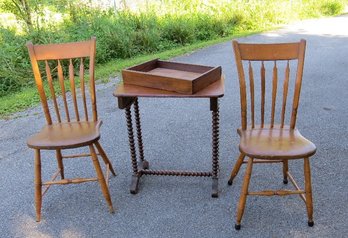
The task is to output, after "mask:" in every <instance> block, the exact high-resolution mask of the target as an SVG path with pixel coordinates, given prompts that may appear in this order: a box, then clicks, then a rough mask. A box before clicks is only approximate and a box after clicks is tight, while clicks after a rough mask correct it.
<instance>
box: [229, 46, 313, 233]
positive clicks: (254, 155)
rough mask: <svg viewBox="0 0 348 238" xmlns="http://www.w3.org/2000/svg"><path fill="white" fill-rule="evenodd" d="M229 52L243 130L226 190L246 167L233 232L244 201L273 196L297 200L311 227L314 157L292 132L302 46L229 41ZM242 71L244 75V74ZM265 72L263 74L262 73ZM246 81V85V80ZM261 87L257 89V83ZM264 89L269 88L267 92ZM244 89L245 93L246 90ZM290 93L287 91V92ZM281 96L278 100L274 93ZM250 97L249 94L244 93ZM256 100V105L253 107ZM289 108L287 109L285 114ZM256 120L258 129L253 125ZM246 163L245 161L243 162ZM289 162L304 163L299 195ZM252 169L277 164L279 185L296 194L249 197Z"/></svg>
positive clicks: (269, 192) (269, 193)
mask: <svg viewBox="0 0 348 238" xmlns="http://www.w3.org/2000/svg"><path fill="white" fill-rule="evenodd" d="M233 48H234V53H235V59H236V64H237V70H238V76H239V84H240V102H241V121H242V127H241V128H239V129H238V130H237V132H238V134H239V136H240V144H239V150H240V155H239V158H238V160H237V162H236V164H235V166H234V168H233V170H232V172H231V176H230V179H229V181H228V184H229V185H232V182H233V179H234V178H235V177H236V175H237V174H238V171H239V169H240V167H241V165H242V164H243V163H247V168H246V172H245V176H244V181H243V185H242V191H241V195H240V200H239V205H238V209H237V221H236V225H235V229H237V230H239V229H240V228H241V220H242V216H243V213H244V208H245V203H246V198H247V196H248V195H260V196H272V195H279V196H284V195H292V194H297V195H299V196H300V197H301V198H302V200H303V201H304V202H305V204H306V208H307V215H308V225H309V226H313V225H314V222H313V204H312V188H311V174H310V166H309V157H310V156H312V155H314V154H315V152H316V147H315V145H314V144H313V143H312V142H310V141H309V140H307V139H306V138H304V137H303V136H302V135H301V134H300V132H299V131H298V130H297V129H296V127H295V125H296V117H297V109H298V106H299V99H300V91H301V83H302V74H303V65H304V56H305V48H306V41H305V40H301V41H300V42H298V43H283V44H241V43H238V42H237V41H233ZM255 65H257V66H256V67H258V65H260V74H259V75H260V76H259V77H256V74H254V66H255ZM244 66H246V67H245V68H246V70H244ZM268 68H269V70H270V71H271V73H270V74H269V75H270V78H271V81H269V83H268V82H267V83H266V71H267V70H266V69H268ZM290 68H297V69H296V73H293V74H292V71H290ZM280 69H282V70H284V74H283V73H282V74H279V75H278V70H279V71H280ZM267 72H268V71H267ZM245 75H248V79H249V80H248V82H247V80H246V76H245ZM292 79H294V80H295V82H294V87H293V101H292V105H289V106H288V110H289V109H290V110H289V111H290V113H291V117H290V124H289V125H286V123H285V121H286V120H285V119H286V111H287V96H288V92H289V85H291V82H290V81H291V80H292ZM281 80H282V81H283V84H282V86H280V87H278V83H279V84H280V83H281ZM259 82H260V83H259ZM266 84H269V87H267V86H266ZM257 86H259V88H260V89H261V93H260V95H257V93H255V88H257ZM248 87H249V89H248ZM267 88H268V89H269V91H270V89H272V90H271V92H270V95H272V99H271V100H269V101H270V104H271V105H270V109H271V111H270V113H269V116H270V117H269V118H270V124H267V125H266V124H265V110H266V106H265V102H266V91H267V90H266V89H267ZM291 88H292V87H290V89H291ZM279 90H280V91H281V92H280V93H279V95H278V97H277V91H279ZM248 91H249V92H248ZM247 94H248V95H249V96H250V112H251V113H250V122H248V120H247V116H248V115H247ZM256 96H259V97H260V99H261V100H260V101H261V104H260V105H257V104H255V100H256ZM277 98H279V99H280V100H281V104H280V105H281V107H280V108H279V110H277V108H276V101H277ZM290 106H291V108H290ZM256 109H260V111H261V113H260V114H259V115H260V117H258V116H257V114H256V113H255V111H256ZM277 111H279V112H280V113H279V114H280V115H278V116H277V117H278V118H279V119H280V124H275V118H276V116H275V115H276V112H277ZM258 118H259V120H261V123H259V124H257V123H256V122H255V121H256V120H257V119H258ZM245 157H248V161H247V162H246V161H245V160H244V158H245ZM291 159H303V160H304V178H305V189H304V190H301V189H300V188H299V186H298V185H297V183H296V182H295V180H294V178H293V176H292V175H291V174H290V173H289V169H288V161H289V160H291ZM255 163H282V164H283V178H284V179H283V182H284V184H287V183H288V178H289V180H290V181H291V183H292V184H293V185H294V187H295V188H296V190H278V191H274V190H265V191H259V192H251V191H249V189H248V187H249V182H250V177H251V172H252V168H253V164H255Z"/></svg>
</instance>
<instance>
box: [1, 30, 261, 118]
mask: <svg viewBox="0 0 348 238" xmlns="http://www.w3.org/2000/svg"><path fill="white" fill-rule="evenodd" d="M255 33H257V32H244V33H242V34H238V35H235V36H233V37H231V36H229V37H224V38H219V39H215V40H210V41H206V42H198V43H194V44H192V45H187V46H183V47H178V48H175V49H172V50H167V51H164V52H161V53H155V54H149V55H142V56H138V57H134V58H131V59H122V60H113V61H110V62H108V63H106V64H102V65H97V67H96V80H97V81H99V82H101V83H105V82H107V81H108V80H109V78H110V77H116V76H118V75H119V73H120V72H121V70H122V69H124V68H126V67H129V66H132V65H136V64H139V63H142V62H144V61H148V60H151V59H155V58H160V59H163V60H167V59H170V58H172V57H175V56H179V55H183V54H187V53H190V52H193V51H195V50H197V49H201V48H204V47H207V46H210V45H214V44H218V43H221V42H225V41H229V40H231V39H232V38H237V37H242V36H247V35H251V34H255ZM231 53H232V52H231ZM110 96H111V95H110ZM39 103H40V98H39V95H38V93H37V89H36V87H35V86H30V87H26V88H24V89H22V90H21V91H19V92H15V93H13V94H10V95H6V96H4V97H1V101H0V118H1V119H10V118H11V115H12V114H13V113H15V112H19V111H23V110H25V109H27V108H30V107H33V106H37V105H38V104H39Z"/></svg>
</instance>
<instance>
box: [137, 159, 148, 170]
mask: <svg viewBox="0 0 348 238" xmlns="http://www.w3.org/2000/svg"><path fill="white" fill-rule="evenodd" d="M138 165H139V167H140V168H142V169H149V168H150V164H149V161H147V160H140V161H139V162H138Z"/></svg>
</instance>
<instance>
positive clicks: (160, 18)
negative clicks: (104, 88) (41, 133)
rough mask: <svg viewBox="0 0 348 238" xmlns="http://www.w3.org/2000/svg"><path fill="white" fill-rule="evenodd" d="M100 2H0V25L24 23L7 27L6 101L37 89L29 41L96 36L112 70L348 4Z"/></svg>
mask: <svg viewBox="0 0 348 238" xmlns="http://www.w3.org/2000/svg"><path fill="white" fill-rule="evenodd" d="M134 1H135V2H137V3H138V2H143V3H144V1H140V0H134ZM92 2H94V5H93V4H92ZM96 2H98V1H90V0H76V1H67V0H62V1H53V0H42V1H37V0H24V1H22V0H21V1H19V0H0V19H1V20H2V19H4V17H8V16H9V13H12V14H14V15H15V17H16V19H17V23H16V24H14V25H13V24H12V25H11V24H10V22H13V20H12V21H8V22H3V21H1V22H0V98H1V100H2V99H3V98H4V97H5V96H6V95H12V94H13V93H14V92H16V91H20V90H27V89H26V88H28V87H32V85H33V76H32V70H31V65H30V62H29V57H28V53H27V49H26V47H25V43H26V42H27V41H32V42H33V43H34V44H45V43H55V42H70V41H82V40H87V39H89V38H90V37H91V36H96V37H97V57H96V60H97V64H105V63H108V62H118V61H119V60H123V59H130V58H134V57H137V56H139V55H148V54H157V53H158V52H163V51H166V50H170V49H175V48H178V47H182V46H188V45H196V44H197V43H198V42H207V41H210V40H213V39H219V38H221V37H227V36H230V37H231V36H234V35H236V34H239V33H243V32H250V31H260V30H264V29H269V28H270V27H273V26H275V25H278V24H284V23H288V22H290V21H292V20H297V19H302V18H309V17H319V16H322V15H325V16H326V15H336V14H339V13H341V12H342V11H343V10H344V7H345V6H346V4H347V3H348V0H292V1H287V0H264V1H259V0H248V1H245V0H208V1H201V0H161V1H159V0H158V1H146V3H148V4H147V5H146V6H140V5H139V9H146V10H139V9H138V10H130V9H127V8H126V9H124V10H120V11H118V12H117V13H115V11H114V9H105V8H101V7H96V5H95V4H98V3H96ZM125 2H127V1H125ZM14 3H17V4H19V5H15V4H14ZM139 4H140V3H139ZM4 13H6V14H4ZM12 18H13V17H12ZM115 60H116V61H115ZM26 105H27V104H26ZM18 108H21V107H20V106H18ZM2 113H3V112H0V114H2Z"/></svg>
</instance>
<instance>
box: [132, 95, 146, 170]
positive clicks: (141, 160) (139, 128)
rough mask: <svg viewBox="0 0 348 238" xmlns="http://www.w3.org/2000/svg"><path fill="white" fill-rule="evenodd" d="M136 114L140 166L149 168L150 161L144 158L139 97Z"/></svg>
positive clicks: (136, 103)
mask: <svg viewBox="0 0 348 238" xmlns="http://www.w3.org/2000/svg"><path fill="white" fill-rule="evenodd" d="M134 116H135V125H136V129H137V139H138V149H139V158H140V161H139V167H141V168H142V169H149V162H148V161H147V160H145V159H144V146H143V137H142V131H141V121H140V112H139V103H138V98H136V99H135V100H134Z"/></svg>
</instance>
